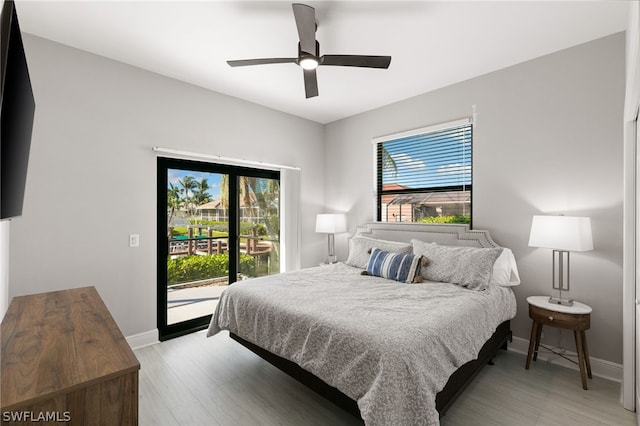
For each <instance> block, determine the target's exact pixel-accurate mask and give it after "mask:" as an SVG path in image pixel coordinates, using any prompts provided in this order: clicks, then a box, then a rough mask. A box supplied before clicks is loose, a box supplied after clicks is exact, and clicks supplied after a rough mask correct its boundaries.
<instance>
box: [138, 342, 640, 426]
mask: <svg viewBox="0 0 640 426" xmlns="http://www.w3.org/2000/svg"><path fill="white" fill-rule="evenodd" d="M135 353H136V356H137V357H138V359H139V361H140V364H141V366H142V368H141V370H140V407H139V411H140V425H142V426H145V425H153V426H156V425H224V426H234V425H239V426H251V425H359V424H361V422H360V421H359V420H358V419H355V418H354V417H352V416H351V415H350V414H348V413H346V412H344V411H343V410H341V409H340V408H338V407H336V406H335V405H333V404H331V403H330V402H328V401H326V400H325V399H324V398H322V397H320V396H318V395H317V394H315V393H314V392H312V391H310V390H309V389H307V388H305V387H304V386H302V385H301V384H299V383H298V382H296V381H295V380H293V379H291V378H290V377H289V376H287V375H286V374H284V373H282V372H281V371H279V370H278V369H276V368H275V367H273V366H271V365H270V364H269V363H267V362H266V361H263V360H262V359H261V358H259V357H258V356H256V355H254V354H253V353H252V352H250V351H249V350H247V349H245V348H244V347H242V346H241V345H239V344H238V343H236V342H235V341H233V340H231V339H230V338H229V337H228V334H227V333H220V334H218V335H216V336H214V337H211V338H208V339H207V338H206V337H205V334H204V332H198V333H194V334H190V335H187V336H183V337H179V338H177V339H173V340H170V341H167V342H163V343H160V344H156V345H152V346H147V347H145V348H141V349H138V350H136V351H135ZM524 363H525V357H524V356H522V355H519V354H515V353H512V352H506V351H499V354H498V356H497V357H496V359H495V365H493V366H489V365H488V366H485V368H483V369H482V371H481V372H480V374H479V375H478V377H477V378H476V379H475V380H474V382H473V383H472V384H471V385H470V386H469V387H468V388H467V389H466V390H465V392H464V393H463V395H462V396H461V397H460V398H459V399H458V400H457V401H456V402H455V403H454V405H453V407H452V408H451V409H450V410H449V412H448V413H447V414H446V415H445V416H444V417H443V418H442V419H441V424H442V426H457V425H464V426H469V425H474V426H482V425H491V426H494V425H509V426H528V425H532V426H533V425H540V426H542V425H550V426H551V425H559V426H560V425H562V426H572V425H576V426H577V425H580V426H582V425H612V426H613V425H621V426H623V425H629V426H632V425H635V424H636V422H635V413H632V412H629V411H626V410H625V409H623V408H622V407H621V405H620V404H619V402H618V401H619V398H620V385H619V384H618V383H615V382H611V381H608V380H604V379H601V378H598V377H594V378H593V380H589V390H588V391H584V390H582V388H581V385H580V377H579V374H578V372H577V371H573V370H569V369H566V368H563V367H558V366H554V365H551V364H547V363H545V362H541V361H538V362H536V363H534V364H533V365H532V367H531V369H530V370H529V371H526V370H525V369H524Z"/></svg>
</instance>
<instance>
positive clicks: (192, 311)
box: [167, 285, 228, 324]
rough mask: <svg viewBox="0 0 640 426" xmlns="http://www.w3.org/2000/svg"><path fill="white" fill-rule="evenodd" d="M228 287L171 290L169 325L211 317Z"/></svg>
mask: <svg viewBox="0 0 640 426" xmlns="http://www.w3.org/2000/svg"><path fill="white" fill-rule="evenodd" d="M227 287H228V285H219V286H203V287H190V288H181V289H169V290H168V291H167V305H168V306H167V308H168V309H167V323H168V324H175V323H177V322H181V321H185V320H189V319H192V318H198V317H201V316H204V315H210V314H212V313H213V311H214V310H215V308H216V305H217V304H218V299H219V298H220V295H221V294H222V292H223V291H224V289H225V288H227Z"/></svg>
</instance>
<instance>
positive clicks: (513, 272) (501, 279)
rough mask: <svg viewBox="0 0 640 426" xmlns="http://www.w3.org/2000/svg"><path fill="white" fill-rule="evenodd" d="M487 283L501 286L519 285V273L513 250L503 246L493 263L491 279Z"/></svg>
mask: <svg viewBox="0 0 640 426" xmlns="http://www.w3.org/2000/svg"><path fill="white" fill-rule="evenodd" d="M489 284H496V285H499V286H502V287H513V286H517V285H520V275H519V274H518V265H516V259H515V257H514V256H513V252H512V251H511V250H510V249H508V248H505V249H503V250H502V253H501V254H500V256H498V258H497V259H496V261H495V263H494V264H493V271H492V273H491V280H490V281H489Z"/></svg>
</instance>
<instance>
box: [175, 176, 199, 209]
mask: <svg viewBox="0 0 640 426" xmlns="http://www.w3.org/2000/svg"><path fill="white" fill-rule="evenodd" d="M178 183H179V184H180V185H182V188H183V189H184V204H185V207H186V208H187V211H188V213H189V215H192V214H193V203H192V199H191V195H189V191H193V190H194V189H195V188H196V187H197V183H196V181H195V179H194V178H193V176H185V177H184V178H182V180H179V181H178Z"/></svg>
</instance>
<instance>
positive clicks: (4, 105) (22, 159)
mask: <svg viewBox="0 0 640 426" xmlns="http://www.w3.org/2000/svg"><path fill="white" fill-rule="evenodd" d="M0 22H1V25H2V27H0V37H1V43H0V44H1V51H0V54H1V55H2V64H1V75H0V78H1V79H2V80H1V82H0V83H1V86H0V87H1V89H0V90H1V92H0V98H1V107H0V126H1V129H0V220H1V219H8V218H11V217H15V216H21V215H22V205H23V201H24V190H25V185H26V182H27V167H28V164H29V150H30V148H31V133H32V130H33V117H34V112H35V106H36V105H35V101H34V98H33V90H32V88H31V79H30V78H29V70H28V69H27V59H26V57H25V54H24V47H23V45H22V35H21V33H20V26H19V25H18V15H17V14H16V9H15V5H14V3H13V1H5V2H4V4H3V7H2V17H1V19H0Z"/></svg>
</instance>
